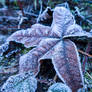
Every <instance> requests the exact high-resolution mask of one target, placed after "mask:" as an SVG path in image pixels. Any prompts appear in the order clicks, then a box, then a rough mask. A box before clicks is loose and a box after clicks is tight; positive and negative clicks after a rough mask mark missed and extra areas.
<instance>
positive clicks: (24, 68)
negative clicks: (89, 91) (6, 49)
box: [8, 7, 92, 92]
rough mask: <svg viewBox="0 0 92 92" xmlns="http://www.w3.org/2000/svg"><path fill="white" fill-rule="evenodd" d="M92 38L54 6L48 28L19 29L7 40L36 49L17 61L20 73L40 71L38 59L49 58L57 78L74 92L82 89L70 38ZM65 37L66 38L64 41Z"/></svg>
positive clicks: (37, 25)
mask: <svg viewBox="0 0 92 92" xmlns="http://www.w3.org/2000/svg"><path fill="white" fill-rule="evenodd" d="M78 35H79V37H85V36H86V38H90V37H92V36H91V35H90V33H88V32H84V31H83V30H82V28H81V27H80V26H78V25H77V24H75V20H74V16H73V15H72V14H71V12H70V11H69V10H67V9H66V8H64V7H56V8H55V9H54V12H53V22H52V25H51V27H48V26H43V25H40V24H35V25H33V26H32V28H30V29H27V30H21V31H18V32H16V33H14V34H13V35H12V36H10V37H9V38H8V41H12V40H13V41H16V42H19V43H22V44H24V45H25V46H26V47H32V46H36V47H35V48H34V49H32V50H31V51H30V52H28V53H27V54H26V55H24V56H22V57H21V58H20V61H19V65H20V66H19V71H20V73H23V72H28V71H32V72H33V73H34V75H37V73H38V72H39V69H40V68H39V66H40V60H42V59H52V63H53V65H54V68H55V70H56V73H57V75H58V76H59V78H60V79H61V80H63V82H65V83H66V84H67V85H68V86H69V87H70V88H71V90H72V91H73V92H77V90H78V89H80V88H82V87H83V74H82V70H81V65H80V61H79V55H78V51H77V49H76V46H75V44H74V43H73V42H72V41H70V40H68V39H69V37H75V38H76V37H77V36H78ZM65 38H68V39H67V40H66V39H65Z"/></svg>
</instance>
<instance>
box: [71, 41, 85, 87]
mask: <svg viewBox="0 0 92 92" xmlns="http://www.w3.org/2000/svg"><path fill="white" fill-rule="evenodd" d="M71 42H72V41H71ZM72 43H73V42H72ZM73 45H74V47H75V51H76V54H77V59H78V64H79V70H80V74H81V79H82V84H83V87H84V81H83V80H84V79H83V73H82V68H81V63H80V58H79V53H78V51H77V48H76V46H75V44H74V43H73Z"/></svg>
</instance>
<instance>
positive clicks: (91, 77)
mask: <svg viewBox="0 0 92 92" xmlns="http://www.w3.org/2000/svg"><path fill="white" fill-rule="evenodd" d="M87 75H88V76H89V77H90V79H91V80H92V76H91V75H90V74H89V73H88V72H87Z"/></svg>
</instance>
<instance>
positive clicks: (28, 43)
mask: <svg viewBox="0 0 92 92" xmlns="http://www.w3.org/2000/svg"><path fill="white" fill-rule="evenodd" d="M50 30H51V28H50V27H48V26H43V25H40V24H35V25H33V26H32V28H29V29H27V30H20V31H17V32H15V33H14V34H13V35H11V36H10V37H9V38H8V39H7V41H16V42H19V43H22V44H24V45H25V47H27V48H29V47H33V46H37V45H38V44H39V42H40V41H41V40H42V39H45V38H54V37H58V35H57V34H55V33H54V32H53V33H52V32H51V31H50Z"/></svg>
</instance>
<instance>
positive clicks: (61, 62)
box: [52, 40, 83, 92]
mask: <svg viewBox="0 0 92 92" xmlns="http://www.w3.org/2000/svg"><path fill="white" fill-rule="evenodd" d="M52 63H53V65H54V68H55V70H56V72H57V74H58V76H59V77H60V79H62V80H63V82H64V83H66V84H68V86H69V87H70V88H71V89H72V91H73V92H75V91H76V90H77V89H79V88H81V87H82V86H83V84H82V81H83V80H82V77H83V76H82V73H81V68H80V66H81V65H80V61H79V56H78V52H77V49H76V46H75V44H74V43H73V42H71V41H70V40H64V41H62V42H60V43H58V44H57V46H56V47H55V50H54V56H53V59H52Z"/></svg>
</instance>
